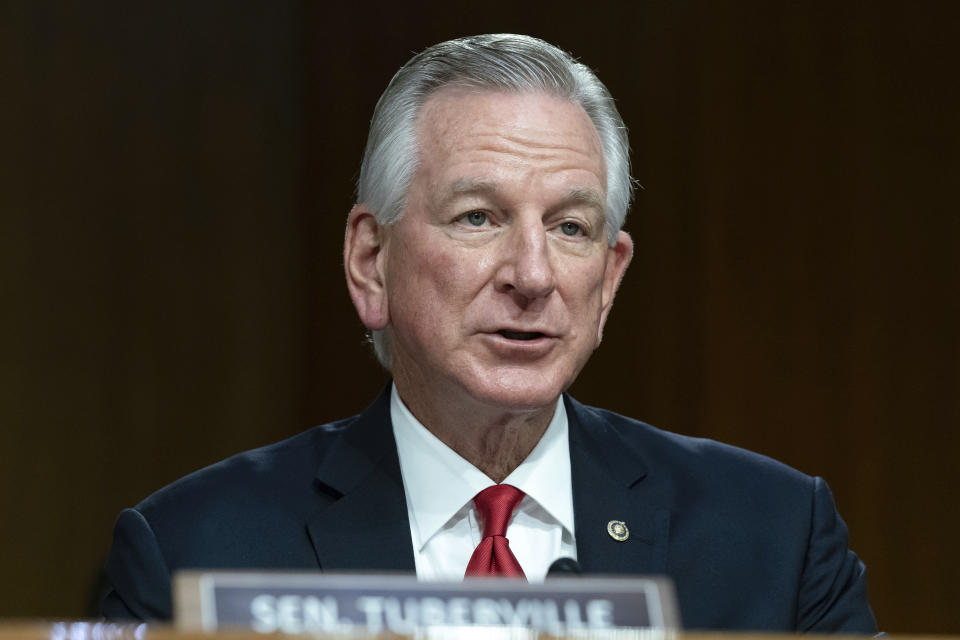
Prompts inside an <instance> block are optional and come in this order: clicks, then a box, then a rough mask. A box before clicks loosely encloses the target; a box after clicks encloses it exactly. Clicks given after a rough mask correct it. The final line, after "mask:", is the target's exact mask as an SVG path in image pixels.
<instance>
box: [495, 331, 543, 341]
mask: <svg viewBox="0 0 960 640" xmlns="http://www.w3.org/2000/svg"><path fill="white" fill-rule="evenodd" d="M497 333H499V334H500V335H502V336H503V337H504V338H507V339H509V340H536V339H537V338H542V337H544V335H546V334H543V333H540V332H539V331H510V330H509V329H501V330H500V331H497Z"/></svg>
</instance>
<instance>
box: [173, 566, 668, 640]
mask: <svg viewBox="0 0 960 640" xmlns="http://www.w3.org/2000/svg"><path fill="white" fill-rule="evenodd" d="M174 622H175V623H176V626H177V628H178V629H180V630H183V631H215V630H217V629H228V628H245V629H253V630H254V631H257V632H260V633H277V632H279V633H343V634H349V633H351V632H354V631H358V632H365V633H373V634H376V633H393V634H401V635H409V634H414V633H416V632H419V631H422V630H424V629H431V628H437V629H442V628H457V629H459V630H461V631H463V630H464V629H467V628H470V627H477V628H478V630H479V629H481V628H485V629H489V628H491V627H504V628H525V629H532V630H535V631H540V632H545V633H549V634H551V635H556V636H562V635H575V634H577V633H578V632H599V631H603V630H613V629H624V628H627V629H661V630H674V629H677V628H679V626H680V625H679V618H678V615H677V609H676V599H675V596H674V591H673V584H672V583H671V582H670V580H669V579H667V578H645V577H632V578H625V577H619V576H617V577H613V576H611V577H598V576H591V577H571V578H558V579H553V580H548V581H547V582H545V583H543V584H528V583H526V582H524V581H522V580H510V579H491V578H479V579H472V580H465V581H463V582H420V581H418V580H417V579H416V577H414V576H405V575H376V574H335V573H316V572H274V571H266V572H241V571H188V572H179V573H177V574H176V576H175V577H174Z"/></svg>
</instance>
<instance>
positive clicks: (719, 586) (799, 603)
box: [567, 398, 875, 633]
mask: <svg viewBox="0 0 960 640" xmlns="http://www.w3.org/2000/svg"><path fill="white" fill-rule="evenodd" d="M567 408H568V414H569V415H570V416H571V421H570V424H571V432H570V440H571V442H570V445H571V465H572V471H573V482H574V504H575V511H576V537H577V545H578V553H580V555H581V564H584V567H585V569H586V567H587V564H590V565H593V566H595V567H597V570H601V571H604V572H609V573H619V572H626V573H654V574H657V573H662V574H666V575H669V576H671V577H672V578H673V579H674V581H675V583H676V587H677V594H678V598H679V600H680V609H681V612H682V615H683V619H684V624H685V626H686V627H688V628H694V629H738V630H780V631H797V630H799V631H823V632H838V631H848V632H859V633H871V632H873V631H874V630H875V622H874V619H873V614H872V612H871V611H870V608H869V605H868V604H867V598H866V576H865V570H864V567H863V564H862V563H861V562H860V560H859V559H858V558H857V557H856V555H855V554H854V553H853V552H852V551H850V550H849V549H848V541H847V529H846V525H845V524H844V523H843V520H842V519H841V518H840V517H839V515H838V514H837V512H836V508H835V507H834V503H833V498H832V495H831V494H830V490H829V488H828V487H827V485H826V483H825V482H824V481H823V480H822V479H820V478H814V477H811V476H808V475H807V474H804V473H801V472H800V471H797V470H796V469H793V468H791V467H789V466H787V465H785V464H783V463H780V462H777V461H776V460H773V459H771V458H769V457H766V456H763V455H760V454H757V453H753V452H750V451H746V450H744V449H740V448H737V447H733V446H730V445H726V444H722V443H719V442H715V441H712V440H706V439H702V438H691V437H688V436H683V435H678V434H674V433H670V432H667V431H663V430H660V429H657V428H655V427H652V426H650V425H648V424H645V423H643V422H640V421H637V420H633V419H631V418H627V417H624V416H621V415H618V414H616V413H613V412H610V411H605V410H602V409H596V408H592V407H587V406H585V405H582V404H580V403H577V402H576V401H574V400H572V399H570V398H567ZM610 520H621V521H624V522H626V524H627V526H628V527H629V528H630V530H631V539H630V540H627V541H626V542H623V543H618V542H616V541H611V538H610V536H604V535H603V526H604V525H605V523H606V522H608V521H610ZM634 529H635V530H636V532H637V535H636V538H637V541H636V543H632V539H633V538H634V536H633V533H632V532H633V531H634Z"/></svg>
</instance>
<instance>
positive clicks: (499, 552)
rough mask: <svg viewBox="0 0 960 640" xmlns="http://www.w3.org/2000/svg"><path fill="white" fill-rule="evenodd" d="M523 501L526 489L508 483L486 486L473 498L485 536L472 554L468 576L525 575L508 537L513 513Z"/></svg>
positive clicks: (468, 566)
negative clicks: (509, 523) (508, 524)
mask: <svg viewBox="0 0 960 640" xmlns="http://www.w3.org/2000/svg"><path fill="white" fill-rule="evenodd" d="M521 500H523V491H520V489H517V488H516V487H513V486H510V485H509V484H495V485H493V486H492V487H487V488H486V489H484V490H483V491H481V492H480V493H478V494H477V495H476V497H475V498H474V499H473V504H475V505H476V507H477V511H478V512H479V513H480V519H481V520H482V521H483V539H482V540H481V541H480V544H478V545H477V548H476V549H475V550H474V552H473V555H472V556H471V557H470V562H469V563H468V564H467V571H466V573H465V574H464V576H465V577H474V576H506V577H509V578H525V577H526V576H525V575H524V574H523V569H521V568H520V563H519V562H517V558H516V556H514V555H513V552H512V551H510V541H509V540H507V539H506V537H505V536H506V535H507V523H508V522H510V516H512V515H513V510H514V509H515V508H516V507H517V505H518V504H520V501H521Z"/></svg>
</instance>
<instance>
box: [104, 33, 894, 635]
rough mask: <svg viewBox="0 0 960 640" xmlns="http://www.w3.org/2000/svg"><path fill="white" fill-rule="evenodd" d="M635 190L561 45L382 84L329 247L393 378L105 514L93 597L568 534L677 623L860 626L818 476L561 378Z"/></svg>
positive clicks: (589, 332)
mask: <svg viewBox="0 0 960 640" xmlns="http://www.w3.org/2000/svg"><path fill="white" fill-rule="evenodd" d="M630 194H631V179H630V176H629V158H628V143H627V139H626V134H625V128H624V127H623V124H622V122H621V120H620V116H619V115H618V113H617V111H616V108H615V107H614V104H613V101H612V98H611V97H610V96H609V94H608V93H607V91H606V89H605V88H604V87H603V85H602V84H601V83H600V82H599V80H597V79H596V77H595V76H594V75H593V74H592V72H590V71H589V70H588V69H587V68H586V67H584V66H582V65H580V64H578V63H576V62H574V61H573V60H572V59H571V58H570V57H569V56H568V55H567V54H565V53H563V52H561V51H559V50H558V49H556V48H555V47H553V46H551V45H549V44H547V43H545V42H542V41H540V40H536V39H533V38H528V37H524V36H511V35H497V36H480V37H474V38H464V39H460V40H455V41H451V42H446V43H442V44H439V45H436V46H434V47H432V48H430V49H428V50H426V51H424V52H423V53H421V54H419V55H417V56H416V57H414V58H413V59H412V60H411V61H410V62H409V63H408V64H407V65H406V66H405V67H404V68H403V69H401V70H400V71H399V72H398V73H397V75H396V76H395V77H394V79H393V81H392V82H391V84H390V86H389V87H388V88H387V90H386V92H385V93H384V95H383V97H382V98H381V100H380V102H379V103H378V105H377V108H376V111H375V114H374V118H373V121H372V124H371V132H370V137H369V140H368V143H367V148H366V154H365V157H364V162H363V167H362V170H361V176H360V183H359V198H358V200H359V202H358V204H357V205H356V206H355V207H354V208H353V210H352V211H351V212H350V214H349V216H348V219H347V232H346V240H345V247H344V263H345V268H346V275H347V286H348V288H349V290H350V295H351V298H352V300H353V302H354V305H355V307H356V309H357V311H358V313H359V315H360V318H361V320H362V321H363V323H364V324H365V325H366V326H367V327H368V328H369V329H370V330H371V331H372V332H373V337H374V342H375V346H376V350H377V354H378V357H380V359H381V361H382V362H383V363H384V365H385V366H387V367H388V368H389V369H390V371H391V373H392V375H393V384H392V385H391V387H390V388H389V390H388V391H386V392H384V394H382V395H381V397H380V398H379V399H378V400H376V402H375V403H374V404H373V405H372V406H371V407H369V408H368V409H367V410H366V411H364V412H363V413H362V414H360V415H359V416H356V417H354V418H350V419H347V420H343V421H340V422H336V423H333V424H329V425H324V426H321V427H316V428H315V429H313V430H311V431H308V432H305V433H303V434H301V435H298V436H295V437H294V438H291V439H289V440H286V441H284V442H281V443H278V444H275V445H272V446H269V447H265V448H263V449H259V450H255V451H251V452H247V453H244V454H240V455H239V456H235V457H233V458H230V459H229V460H226V461H224V462H221V463H219V464H217V465H214V466H213V467H210V468H208V469H205V470H202V471H199V472H197V473H195V474H192V475H190V476H187V477H186V478H184V479H182V480H180V481H178V482H176V483H174V484H173V485H171V486H169V487H167V488H166V489H163V490H161V491H160V492H158V493H156V494H154V495H153V496H151V497H150V498H148V499H147V500H145V501H144V502H143V503H141V504H140V505H138V507H137V508H136V509H130V510H127V511H125V512H124V513H123V514H121V516H120V518H119V519H118V522H117V528H116V532H115V539H114V546H113V550H112V553H111V557H110V561H109V565H108V574H109V579H110V581H111V584H112V587H113V590H112V591H111V593H110V594H109V595H108V596H107V598H106V600H105V602H104V612H105V614H106V615H107V616H109V617H131V616H132V617H140V618H154V617H156V618H168V617H169V616H170V595H169V590H170V584H169V575H170V572H172V571H174V570H176V569H182V568H199V567H204V568H312V569H320V570H381V571H397V570H400V571H410V572H413V571H415V572H416V574H417V575H418V576H420V577H421V578H424V579H447V580H450V579H460V578H462V577H463V576H464V575H465V574H467V575H480V574H503V575H514V576H521V575H522V576H525V577H526V578H527V579H529V580H535V581H536V580H542V579H543V578H544V576H545V574H546V573H547V569H548V567H549V566H550V564H551V562H553V561H554V560H555V559H557V558H560V557H572V558H575V559H577V560H578V562H579V564H580V565H581V566H582V568H583V571H584V572H588V573H597V574H613V573H643V574H666V575H669V576H671V577H673V579H674V580H675V581H676V586H677V591H678V597H679V604H680V610H681V614H682V616H683V618H684V622H685V624H686V626H687V627H688V628H697V629H753V630H781V631H795V630H798V631H820V632H838V631H844V632H873V631H874V630H875V628H874V627H875V624H874V621H873V616H872V614H871V612H870V609H869V606H868V604H867V601H866V586H865V576H864V569H863V565H862V564H861V563H860V561H859V560H858V559H857V558H856V556H855V555H853V553H852V552H850V551H849V550H848V549H847V536H846V528H845V525H844V524H843V522H842V520H840V518H839V516H838V515H837V513H836V511H835V509H834V506H833V501H832V498H831V496H830V493H829V490H828V489H827V487H826V485H825V484H824V483H823V482H822V481H821V480H820V479H814V478H810V477H808V476H805V475H803V474H801V473H799V472H797V471H794V470H792V469H789V468H787V467H785V466H783V465H780V464H779V463H776V462H774V461H772V460H769V459H767V458H764V457H762V456H758V455H756V454H752V453H748V452H745V451H742V450H739V449H735V448H732V447H727V446H725V445H720V444H717V443H714V442H710V441H704V440H695V439H690V438H685V437H681V436H676V435H673V434H668V433H665V432H661V431H658V430H656V429H654V428H652V427H650V426H648V425H644V424H642V423H639V422H636V421H633V420H630V419H628V418H625V417H622V416H618V415H615V414H612V413H609V412H605V411H601V410H598V409H593V408H589V407H585V406H583V405H580V404H579V403H577V402H576V401H574V400H573V399H572V398H570V397H568V396H565V395H563V392H564V390H565V389H567V388H568V387H569V386H570V384H571V383H572V382H573V381H574V379H575V378H576V376H577V374H578V373H579V371H580V369H581V368H582V367H583V365H584V364H585V363H586V361H587V359H588V358H589V356H590V354H591V353H592V351H593V350H594V349H595V348H596V347H597V346H598V345H599V343H600V340H601V336H602V331H603V325H604V322H605V320H606V318H607V314H608V313H609V311H610V307H611V305H612V303H613V297H614V293H615V291H616V289H617V285H618V284H619V282H620V280H621V278H622V276H623V274H624V271H625V270H626V268H627V264H628V263H629V261H630V256H631V251H632V243H631V240H630V237H629V236H628V235H627V234H626V233H625V232H623V231H621V230H620V227H621V225H622V224H623V220H624V217H625V215H626V210H627V207H628V204H629V200H630ZM496 523H499V524H496ZM498 526H499V527H500V529H499V530H495V529H497V527H498Z"/></svg>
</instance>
